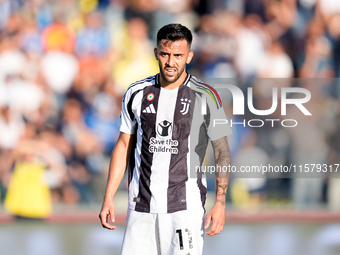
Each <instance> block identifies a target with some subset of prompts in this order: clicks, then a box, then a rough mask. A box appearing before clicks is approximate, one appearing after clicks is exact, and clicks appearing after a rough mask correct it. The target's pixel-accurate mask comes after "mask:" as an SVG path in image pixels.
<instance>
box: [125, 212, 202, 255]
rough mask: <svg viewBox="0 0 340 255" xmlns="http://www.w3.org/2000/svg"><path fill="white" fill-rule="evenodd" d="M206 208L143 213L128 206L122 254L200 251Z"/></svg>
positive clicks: (172, 254) (190, 253) (173, 254)
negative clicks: (204, 209)
mask: <svg viewBox="0 0 340 255" xmlns="http://www.w3.org/2000/svg"><path fill="white" fill-rule="evenodd" d="M203 237H204V212H203V209H201V210H197V211H195V212H191V213H190V212H189V211H187V210H185V211H179V212H174V213H143V212H136V211H134V210H131V209H128V212H127V218H126V229H125V234H124V240H123V246H122V252H121V254H122V255H137V254H138V255H144V254H145V255H160V254H162V255H201V254H202V251H203Z"/></svg>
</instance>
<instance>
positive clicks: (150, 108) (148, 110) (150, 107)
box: [143, 104, 156, 113]
mask: <svg viewBox="0 0 340 255" xmlns="http://www.w3.org/2000/svg"><path fill="white" fill-rule="evenodd" d="M143 113H156V110H155V107H154V106H153V104H150V105H149V106H148V107H146V108H145V109H144V110H143Z"/></svg>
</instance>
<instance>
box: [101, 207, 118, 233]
mask: <svg viewBox="0 0 340 255" xmlns="http://www.w3.org/2000/svg"><path fill="white" fill-rule="evenodd" d="M108 217H109V212H108V211H107V210H103V211H102V212H101V213H100V214H99V218H100V222H101V224H102V226H103V228H108V229H115V226H112V225H110V224H109V221H108Z"/></svg>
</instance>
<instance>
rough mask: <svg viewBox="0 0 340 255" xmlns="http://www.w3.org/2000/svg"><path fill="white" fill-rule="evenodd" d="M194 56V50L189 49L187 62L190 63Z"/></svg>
mask: <svg viewBox="0 0 340 255" xmlns="http://www.w3.org/2000/svg"><path fill="white" fill-rule="evenodd" d="M193 56H194V52H193V51H189V54H188V57H187V61H186V63H187V64H189V63H190V62H191V59H192V58H193Z"/></svg>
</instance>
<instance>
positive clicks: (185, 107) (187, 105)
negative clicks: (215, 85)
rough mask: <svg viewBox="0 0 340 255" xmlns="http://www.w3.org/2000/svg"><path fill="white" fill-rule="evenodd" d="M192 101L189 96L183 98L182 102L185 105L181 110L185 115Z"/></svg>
mask: <svg viewBox="0 0 340 255" xmlns="http://www.w3.org/2000/svg"><path fill="white" fill-rule="evenodd" d="M190 102H191V100H189V99H188V98H181V104H182V105H183V109H182V110H180V113H182V115H185V114H187V113H188V111H189V106H190Z"/></svg>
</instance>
